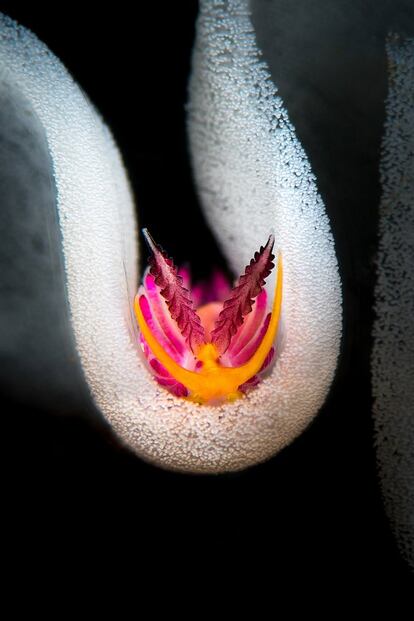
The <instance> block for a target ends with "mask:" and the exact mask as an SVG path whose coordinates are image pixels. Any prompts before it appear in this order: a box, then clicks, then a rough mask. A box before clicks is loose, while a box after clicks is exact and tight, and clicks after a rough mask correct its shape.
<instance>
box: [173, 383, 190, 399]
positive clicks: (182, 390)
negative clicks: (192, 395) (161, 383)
mask: <svg viewBox="0 0 414 621" xmlns="http://www.w3.org/2000/svg"><path fill="white" fill-rule="evenodd" d="M170 392H172V393H173V394H174V395H175V396H176V397H188V390H187V388H186V387H185V386H184V385H183V384H180V383H179V382H177V384H175V385H174V386H172V387H171V389H170Z"/></svg>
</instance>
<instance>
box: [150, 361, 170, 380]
mask: <svg viewBox="0 0 414 621" xmlns="http://www.w3.org/2000/svg"><path fill="white" fill-rule="evenodd" d="M150 365H151V367H152V368H153V369H154V371H155V373H158V375H162V376H163V377H171V375H170V374H169V373H168V371H167V369H166V368H165V367H163V366H162V364H161V362H160V361H159V360H157V358H152V360H151V361H150Z"/></svg>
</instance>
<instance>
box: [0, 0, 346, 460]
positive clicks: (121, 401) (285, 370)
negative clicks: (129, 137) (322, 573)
mask: <svg viewBox="0 0 414 621" xmlns="http://www.w3.org/2000/svg"><path fill="white" fill-rule="evenodd" d="M0 27H1V33H2V34H1V39H0V59H1V61H0V62H1V63H2V65H3V67H4V68H6V69H7V71H8V74H9V75H10V79H12V80H13V81H14V83H15V84H17V85H18V87H19V88H20V89H21V91H22V93H23V95H24V96H25V97H27V98H28V99H29V100H30V101H31V102H32V105H33V106H34V108H35V110H36V111H37V113H38V115H39V118H40V120H41V122H42V124H43V126H44V128H45V132H46V136H47V140H48V143H49V146H50V152H51V156H52V159H53V165H54V171H55V180H56V186H57V192H58V210H59V218H60V223H61V229H62V237H63V250H64V256H65V266H66V273H67V286H68V295H69V303H70V307H71V314H72V320H73V326H74V333H75V338H76V343H77V348H78V350H79V354H80V358H81V361H82V366H83V370H84V373H85V377H86V380H87V382H88V384H89V387H90V390H91V393H92V395H93V397H94V400H95V402H96V404H97V406H98V407H99V409H100V410H101V411H102V413H103V414H104V416H105V417H106V418H107V420H108V421H109V422H110V423H111V425H112V426H113V428H114V429H115V431H116V432H117V433H118V435H119V436H120V437H121V438H122V439H123V440H124V442H125V443H126V444H127V445H128V446H129V447H131V448H132V449H133V450H134V451H136V453H137V454H138V455H140V456H141V457H143V458H144V459H147V460H149V461H151V462H153V463H156V464H158V465H161V466H163V467H166V468H171V469H177V470H182V471H189V472H223V471H230V470H238V469H241V468H245V467H247V466H250V465H252V464H255V463H258V462H261V461H264V460H266V459H268V458H269V457H271V456H272V455H273V454H274V453H276V452H277V451H278V450H280V449H281V448H283V447H284V446H286V444H288V443H289V442H291V441H292V440H293V439H294V438H295V437H296V436H297V435H298V434H299V433H300V432H301V431H302V430H303V429H304V428H305V427H306V426H307V425H308V424H309V422H310V420H311V419H312V418H313V417H314V416H315V414H316V413H317V411H318V410H319V408H320V406H321V405H322V404H323V402H324V400H325V398H326V395H327V392H328V390H329V387H330V384H331V381H332V378H333V375H334V372H335V368H336V362H337V357H338V351H339V344H340V334H341V292H340V281H339V276H338V269H337V262H336V257H335V252H334V244H333V239H332V235H331V232H330V228H329V222H328V219H327V216H326V214H325V211H324V207H323V204H322V201H321V199H320V197H319V195H318V193H317V190H316V187H315V181H314V178H313V176H312V173H311V169H310V166H309V163H308V161H307V159H306V155H305V153H304V151H303V149H302V148H301V146H300V144H299V143H298V140H297V138H296V136H295V133H294V130H293V128H292V126H291V125H290V123H289V121H288V119H287V115H286V112H285V110H284V109H283V106H282V102H281V100H280V98H279V97H278V95H277V94H276V89H275V87H274V85H273V84H272V82H271V80H270V77H269V74H268V71H267V68H266V65H265V64H264V63H263V62H262V61H260V59H259V51H258V49H257V46H256V42H255V38H254V34H253V31H252V25H251V21H250V16H249V11H248V3H247V2H245V1H243V2H242V1H230V2H226V3H223V2H215V1H213V0H211V1H207V2H202V3H201V14H200V18H199V21H198V32H197V42H196V50H195V54H194V64H193V74H192V79H191V89H190V104H189V130H190V137H191V150H192V157H193V162H194V169H195V174H196V179H197V183H198V186H199V190H200V193H201V197H202V202H203V205H204V207H205V210H206V213H207V216H208V219H209V221H210V223H211V226H212V228H213V229H214V230H215V231H216V233H217V235H218V237H219V239H220V240H221V242H222V244H223V248H224V249H225V251H226V252H227V253H228V260H229V262H230V263H231V265H232V266H233V268H234V269H235V271H236V272H237V271H240V270H241V268H242V267H243V266H244V265H245V264H246V262H247V260H248V259H249V257H250V253H251V251H252V249H254V248H256V247H258V246H259V245H260V244H261V243H262V242H263V239H266V238H267V237H268V234H269V230H270V229H273V231H274V233H275V236H276V240H277V241H276V243H277V247H278V249H280V250H281V251H282V254H283V259H284V266H285V280H284V301H283V321H284V330H285V341H284V347H283V351H282V352H281V354H280V356H279V357H278V360H277V362H276V365H275V367H274V369H273V372H272V374H271V375H270V377H268V378H267V379H266V380H265V381H264V382H263V383H262V384H261V385H260V386H259V388H258V389H257V390H255V391H253V392H252V393H251V395H250V396H249V397H248V398H246V399H243V400H239V401H236V402H234V403H229V404H226V405H224V406H221V407H207V406H196V405H194V404H191V403H189V402H186V401H183V400H179V399H177V398H175V397H173V396H172V395H170V394H169V393H167V392H166V391H164V390H163V389H162V388H159V387H158V386H157V385H156V384H155V383H154V382H153V380H152V379H151V377H150V376H149V374H148V372H147V371H146V369H145V367H144V364H143V362H142V361H141V359H140V356H139V353H138V351H137V347H136V343H135V335H134V330H133V324H132V321H131V313H130V307H131V302H132V297H133V294H134V293H135V288H136V287H137V275H136V252H137V245H136V240H135V237H136V228H135V222H134V216H133V206H132V202H131V198H130V195H129V190H128V184H127V181H126V178H125V174H124V172H123V168H122V164H121V162H120V159H119V156H118V153H117V151H116V149H115V147H114V145H113V143H112V140H111V138H110V136H109V133H108V131H107V130H106V128H105V127H104V126H103V125H102V123H101V121H100V119H99V118H98V117H97V115H96V112H95V111H94V109H93V108H92V107H91V106H90V104H89V103H88V101H87V100H86V99H85V98H84V96H83V94H82V93H81V91H80V90H79V89H78V87H77V86H76V85H75V84H74V83H73V81H72V80H71V78H70V76H69V75H68V74H67V73H66V71H65V70H64V69H63V68H62V66H61V65H60V63H59V62H58V61H57V60H56V59H55V58H54V57H53V56H52V55H51V54H50V52H48V50H47V49H46V48H45V47H44V46H43V45H42V44H41V43H40V42H39V41H38V40H37V39H36V38H35V37H34V36H33V35H31V34H30V33H28V32H27V31H25V30H23V29H17V28H16V27H15V26H14V25H13V24H12V23H11V22H10V21H8V20H5V19H3V20H2V21H1V24H0ZM51 85H53V87H51Z"/></svg>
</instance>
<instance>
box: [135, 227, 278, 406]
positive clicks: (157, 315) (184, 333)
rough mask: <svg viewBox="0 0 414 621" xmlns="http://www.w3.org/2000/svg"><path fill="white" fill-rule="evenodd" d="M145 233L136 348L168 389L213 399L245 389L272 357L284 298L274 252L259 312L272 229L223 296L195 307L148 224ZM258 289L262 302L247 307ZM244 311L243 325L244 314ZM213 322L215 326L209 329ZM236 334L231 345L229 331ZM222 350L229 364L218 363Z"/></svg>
mask: <svg viewBox="0 0 414 621" xmlns="http://www.w3.org/2000/svg"><path fill="white" fill-rule="evenodd" d="M144 235H145V237H146V239H147V241H148V243H149V245H150V248H151V250H152V251H153V256H152V257H151V259H150V269H149V272H148V270H147V271H146V273H145V275H144V279H143V285H142V286H141V287H140V289H139V291H138V294H137V296H136V299H135V313H136V316H137V320H138V325H139V328H140V343H141V347H142V350H143V352H144V355H145V357H146V358H147V360H148V363H149V368H150V371H151V373H152V374H153V375H154V376H155V378H156V380H157V382H158V383H159V384H160V385H162V386H164V387H165V388H166V389H167V390H169V391H170V392H172V393H173V394H174V395H176V396H179V397H188V398H190V399H192V400H194V401H197V402H199V403H206V402H209V403H214V402H215V403H218V402H221V401H222V400H223V399H227V400H233V399H235V398H237V397H241V396H243V395H244V394H246V393H247V392H249V391H250V390H251V389H252V388H254V387H255V386H257V385H258V384H259V383H260V380H261V378H262V376H263V373H264V372H265V371H266V370H267V368H268V367H269V365H270V363H271V362H272V360H273V358H274V355H273V354H274V347H273V343H274V340H275V337H276V334H277V328H278V322H279V316H280V309H281V299H282V298H281V296H282V288H281V287H282V265H281V258H280V257H279V261H278V277H277V288H276V293H275V299H274V304H273V311H272V313H268V314H266V313H265V307H266V302H267V294H266V290H265V289H263V287H264V285H265V278H266V277H267V276H268V275H269V274H270V272H271V270H272V269H273V267H274V264H273V263H272V260H273V259H274V255H273V254H272V250H273V245H274V238H273V236H270V237H269V239H268V242H267V244H266V246H264V247H261V248H260V250H259V251H258V252H256V253H255V255H254V258H253V259H252V260H251V261H250V264H249V265H248V266H247V267H246V269H245V273H244V274H243V275H242V276H241V277H240V279H239V284H238V285H237V286H236V287H235V288H234V289H233V290H232V291H230V295H229V296H228V297H227V299H226V300H225V301H224V302H223V301H221V302H220V301H214V302H209V303H207V304H205V305H204V306H202V307H200V308H199V309H198V310H199V314H198V313H197V312H196V310H195V309H194V308H193V303H192V299H191V294H190V292H189V291H188V290H187V289H185V288H184V287H183V283H182V278H181V277H180V276H179V275H178V273H177V269H176V268H175V267H174V264H173V262H172V261H171V259H168V258H167V257H166V255H165V253H164V252H163V251H162V250H161V249H160V248H159V246H157V245H156V244H155V242H154V240H153V239H152V237H151V236H150V234H149V233H148V231H147V230H146V229H144ZM215 280H217V275H216V276H215ZM222 288H223V287H222V283H221V289H222ZM202 293H203V292H202ZM205 294H206V295H202V297H203V298H205V299H209V296H208V295H207V294H208V291H206V292H205ZM259 295H260V298H259V300H260V304H259V303H257V304H255V308H254V311H253V305H254V303H255V298H256V297H257V296H259ZM161 296H162V297H163V298H164V301H163V303H161V302H160V300H161ZM167 309H168V310H167ZM252 311H253V312H252ZM250 313H251V315H250V317H251V319H250V321H249V322H248V323H247V325H246V324H245V323H244V317H245V316H246V315H248V314H250ZM212 324H214V325H215V328H214V330H213V331H212V332H211V333H210V332H209V326H210V325H212ZM189 325H190V327H188V326H189ZM236 333H237V339H235V340H234V342H235V348H234V352H233V351H232V337H233V336H234V335H235V334H236ZM240 343H242V353H241V354H240V351H239V350H240V349H241V348H240ZM192 344H193V346H191V345H192ZM226 351H228V355H227V356H226V358H227V361H230V364H227V365H224V364H223V363H222V361H221V360H220V357H221V355H222V354H223V353H224V352H226ZM233 353H234V356H236V355H238V356H239V358H238V361H239V364H237V365H235V364H231V360H232V354H233Z"/></svg>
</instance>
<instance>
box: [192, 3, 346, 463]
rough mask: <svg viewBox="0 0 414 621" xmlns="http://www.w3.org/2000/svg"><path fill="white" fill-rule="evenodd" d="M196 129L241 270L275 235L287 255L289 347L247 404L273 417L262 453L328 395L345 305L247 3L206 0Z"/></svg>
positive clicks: (217, 223) (209, 188)
mask: <svg viewBox="0 0 414 621" xmlns="http://www.w3.org/2000/svg"><path fill="white" fill-rule="evenodd" d="M303 113H304V114H306V111H305V110H304V112H303ZM189 133H190V145H191V153H192V158H193V166H194V173H195V179H196V183H197V186H198V188H199V191H200V195H201V199H202V204H203V207H204V211H205V213H206V216H207V219H208V221H209V224H210V226H211V227H212V229H213V230H214V232H215V233H216V235H217V237H218V239H219V241H220V242H221V244H222V249H223V251H224V253H226V254H227V258H228V260H229V262H230V263H231V265H232V267H233V269H234V271H235V272H236V273H239V272H240V269H241V268H242V266H244V265H245V264H246V262H247V261H248V259H249V253H250V252H251V248H255V247H257V246H258V245H260V243H261V240H263V239H266V237H267V235H268V234H269V232H270V231H271V230H273V231H274V233H275V237H276V246H275V247H276V248H279V249H280V250H281V252H282V256H283V265H284V299H283V315H284V329H285V345H284V348H283V351H282V353H281V355H280V358H279V359H278V362H277V364H276V367H275V369H274V370H273V373H272V375H271V377H270V378H269V380H267V382H266V383H265V384H264V385H263V386H261V387H260V388H259V389H258V391H255V393H254V395H252V397H251V400H250V402H251V405H252V408H253V410H254V412H255V414H254V416H255V418H256V420H257V421H258V422H259V421H260V422H261V420H262V417H265V419H266V432H265V433H266V436H263V447H265V446H267V447H269V451H272V450H273V451H276V450H279V449H280V448H281V447H282V446H284V445H285V444H287V443H288V442H290V441H291V440H292V439H293V438H294V437H295V436H296V435H297V434H299V432H300V431H301V430H302V429H303V428H304V427H305V426H306V425H307V424H308V423H309V421H310V420H311V419H312V417H313V416H314V415H315V414H316V413H317V411H318V410H319V408H320V407H321V405H322V404H323V402H324V400H325V398H326V395H327V392H328V389H329V387H330V384H331V381H332V378H333V375H334V372H335V368H336V364H337V357H338V353H339V346H340V337H341V325H342V311H341V307H342V299H341V286H340V278H339V274H338V266H337V260H336V256H335V249H334V243H333V238H332V234H331V231H330V226H329V221H328V218H327V215H326V213H325V210H324V206H323V204H322V200H321V198H320V196H319V194H318V192H317V189H316V185H315V179H314V177H313V175H312V171H311V168H310V165H309V162H308V160H307V158H306V154H305V152H304V150H303V149H302V147H301V145H300V144H299V142H298V139H297V138H296V135H295V132H294V129H293V127H292V125H291V124H290V122H289V120H288V116H287V113H286V110H285V109H284V107H283V103H282V100H281V98H280V97H279V96H278V94H277V89H276V87H275V85H274V84H273V83H272V81H271V78H270V75H269V72H268V69H267V66H266V64H265V62H263V61H262V60H261V59H260V52H259V50H258V49H257V44H256V41H255V36H254V32H253V27H252V24H251V21H250V14H249V10H248V2H246V1H244V0H229V1H224V2H223V1H214V0H205V1H204V2H201V14H200V17H199V21H198V30H197V41H196V47H195V52H194V57H193V76H192V80H191V84H190V105H189ZM258 428H259V424H258Z"/></svg>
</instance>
